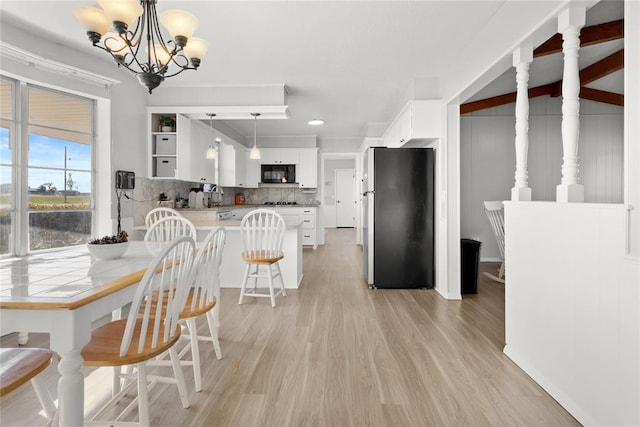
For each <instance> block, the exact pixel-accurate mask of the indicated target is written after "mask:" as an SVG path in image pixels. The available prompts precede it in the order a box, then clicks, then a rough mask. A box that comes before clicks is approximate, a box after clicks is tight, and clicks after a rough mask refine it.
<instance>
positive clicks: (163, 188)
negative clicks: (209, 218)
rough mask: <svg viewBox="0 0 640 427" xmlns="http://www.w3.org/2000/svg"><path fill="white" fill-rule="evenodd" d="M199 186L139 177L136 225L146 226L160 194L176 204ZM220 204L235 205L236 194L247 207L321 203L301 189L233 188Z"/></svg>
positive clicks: (316, 195) (229, 189) (229, 188)
mask: <svg viewBox="0 0 640 427" xmlns="http://www.w3.org/2000/svg"><path fill="white" fill-rule="evenodd" d="M197 185H198V184H193V183H191V182H186V181H177V180H159V179H153V180H152V179H148V178H142V177H136V188H135V189H134V190H133V200H134V209H133V215H134V218H133V220H134V224H135V225H143V224H144V219H145V217H146V216H147V213H148V212H149V211H150V210H151V209H153V208H155V207H157V206H158V205H159V199H160V193H164V194H165V196H166V197H167V199H168V200H169V201H174V200H175V199H176V197H177V195H178V193H180V196H181V197H182V198H184V199H188V198H189V190H190V189H191V188H192V187H195V186H197ZM222 191H223V196H222V201H221V204H223V205H233V204H234V203H235V196H236V194H237V193H242V194H244V196H245V203H246V204H248V205H263V204H265V203H266V202H275V203H277V202H296V203H297V204H304V205H312V204H319V203H320V202H319V201H318V197H319V196H318V193H303V192H302V190H301V189H299V188H277V187H269V188H233V187H223V188H222Z"/></svg>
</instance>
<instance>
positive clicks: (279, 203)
mask: <svg viewBox="0 0 640 427" xmlns="http://www.w3.org/2000/svg"><path fill="white" fill-rule="evenodd" d="M264 204H265V205H297V204H298V202H264Z"/></svg>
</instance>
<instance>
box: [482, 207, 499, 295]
mask: <svg viewBox="0 0 640 427" xmlns="http://www.w3.org/2000/svg"><path fill="white" fill-rule="evenodd" d="M484 212H485V213H486V214H487V218H489V223H490V224H491V230H493V235H494V236H495V238H496V244H497V245H498V251H499V252H500V260H501V262H500V268H499V269H498V275H497V276H496V275H494V274H491V273H489V272H486V271H485V272H484V273H483V274H484V275H485V276H487V277H489V278H490V279H492V280H495V281H496V282H500V283H504V206H503V204H502V202H501V201H489V202H484Z"/></svg>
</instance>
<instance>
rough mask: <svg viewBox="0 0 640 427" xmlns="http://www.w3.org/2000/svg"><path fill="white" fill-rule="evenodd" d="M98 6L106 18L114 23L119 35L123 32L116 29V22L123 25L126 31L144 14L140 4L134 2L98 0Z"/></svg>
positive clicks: (131, 0)
mask: <svg viewBox="0 0 640 427" xmlns="http://www.w3.org/2000/svg"><path fill="white" fill-rule="evenodd" d="M98 4H99V5H100V7H102V9H104V12H105V14H106V15H107V18H109V20H110V21H111V22H113V23H114V27H116V29H117V30H118V32H119V33H121V32H124V31H121V28H118V27H119V26H118V25H116V24H115V23H116V22H119V23H122V24H124V25H125V26H124V30H126V29H127V28H129V27H131V25H132V24H133V22H134V21H135V20H136V19H138V18H139V17H140V15H142V13H143V12H144V9H143V7H142V6H141V5H140V3H139V2H137V1H134V0H98Z"/></svg>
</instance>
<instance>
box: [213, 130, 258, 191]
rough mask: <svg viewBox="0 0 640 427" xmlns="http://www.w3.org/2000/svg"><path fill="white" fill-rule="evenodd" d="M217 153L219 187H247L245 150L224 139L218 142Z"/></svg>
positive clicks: (235, 143)
mask: <svg viewBox="0 0 640 427" xmlns="http://www.w3.org/2000/svg"><path fill="white" fill-rule="evenodd" d="M218 151H219V153H220V156H219V158H220V185H221V186H222V187H248V185H247V149H246V148H245V147H244V146H243V145H241V144H238V143H237V142H235V141H233V140H229V139H226V140H223V141H222V142H220V147H219V150H218ZM256 186H257V184H256Z"/></svg>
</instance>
